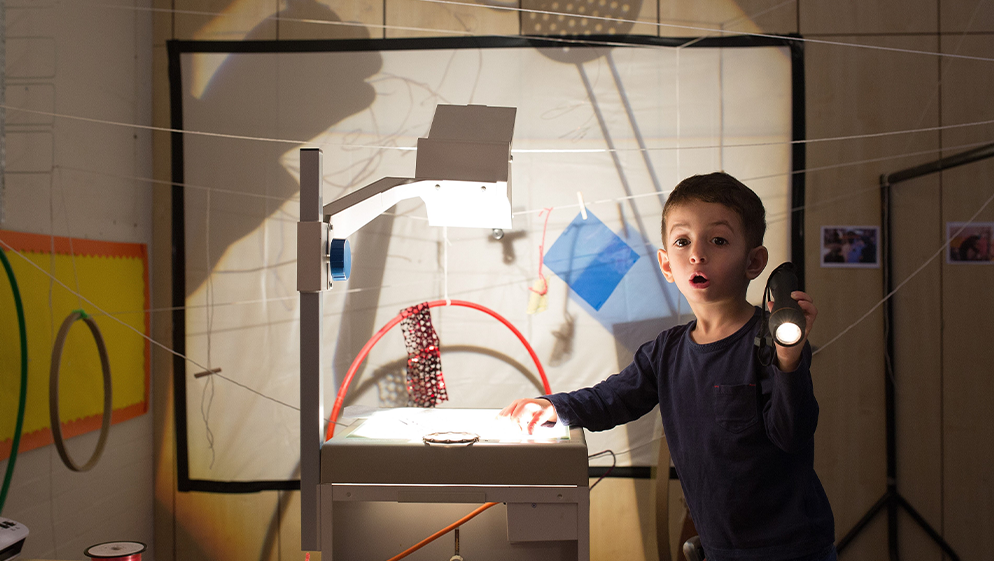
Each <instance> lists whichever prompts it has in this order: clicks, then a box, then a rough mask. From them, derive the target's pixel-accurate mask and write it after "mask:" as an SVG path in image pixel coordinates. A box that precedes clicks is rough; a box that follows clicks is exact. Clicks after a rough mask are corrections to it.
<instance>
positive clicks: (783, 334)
mask: <svg viewBox="0 0 994 561" xmlns="http://www.w3.org/2000/svg"><path fill="white" fill-rule="evenodd" d="M801 335H803V332H802V331H801V328H800V327H798V326H797V325H795V324H793V323H784V324H781V325H780V327H778V328H777V340H778V341H780V342H781V343H783V344H784V345H793V344H794V343H796V342H798V341H800V340H801Z"/></svg>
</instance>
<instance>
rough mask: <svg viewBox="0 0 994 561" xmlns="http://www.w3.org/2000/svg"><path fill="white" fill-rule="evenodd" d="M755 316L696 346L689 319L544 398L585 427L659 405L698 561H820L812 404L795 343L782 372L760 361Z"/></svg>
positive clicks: (824, 503) (822, 510)
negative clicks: (788, 367) (575, 386)
mask: <svg viewBox="0 0 994 561" xmlns="http://www.w3.org/2000/svg"><path fill="white" fill-rule="evenodd" d="M761 317H762V314H761V312H760V309H759V308H756V314H755V315H754V316H753V318H752V319H751V320H750V321H749V322H747V323H746V324H745V325H744V326H743V327H742V328H741V329H739V330H738V331H737V332H736V333H735V334H733V335H730V336H729V337H726V338H725V339H722V340H720V341H715V342H713V343H708V344H704V345H701V344H698V343H696V342H694V340H693V339H692V338H691V336H690V332H691V331H692V330H693V328H694V325H695V323H696V322H694V321H692V322H690V323H688V324H686V325H681V326H678V327H674V328H672V329H669V330H667V331H664V332H662V333H660V334H659V336H658V337H656V339H655V340H653V341H650V342H648V343H645V344H644V345H642V346H641V347H640V348H639V350H638V351H637V352H636V353H635V357H634V359H633V361H632V363H631V364H630V365H629V366H628V367H626V368H625V369H624V370H622V371H621V373H619V374H615V375H613V376H611V377H609V378H608V379H606V380H604V381H603V382H601V383H599V384H597V385H595V386H593V387H591V388H586V389H581V390H577V391H575V392H570V393H560V394H555V395H551V396H546V398H547V399H549V400H550V401H551V402H552V404H553V405H554V406H555V408H556V413H557V415H558V416H559V418H560V420H561V422H563V423H564V424H568V425H570V426H582V427H584V428H586V429H589V430H592V431H600V430H607V429H610V428H612V427H615V426H617V425H620V424H623V423H627V422H629V421H633V420H635V419H637V418H639V417H641V416H642V415H645V414H646V413H648V412H649V411H651V410H652V408H653V407H655V406H656V404H657V403H658V404H659V406H660V407H659V411H660V414H661V415H662V418H663V429H664V430H665V433H666V442H667V444H668V445H669V448H670V454H671V456H672V458H673V464H674V465H675V466H676V469H677V472H678V473H679V475H680V484H681V485H682V486H683V491H684V495H685V496H686V499H687V505H688V506H689V507H690V513H691V515H692V516H693V518H694V525H695V526H696V528H697V531H698V533H699V534H700V536H701V543H702V544H703V546H704V549H705V552H706V553H707V557H708V561H740V560H741V561H746V560H748V561H753V560H756V561H758V560H763V561H786V560H791V561H801V560H804V561H807V560H809V559H811V560H818V561H820V560H821V559H822V558H824V556H825V555H827V553H828V551H829V550H830V548H831V546H832V542H833V541H834V539H835V523H834V519H833V516H832V509H831V506H830V505H829V503H828V497H827V496H826V495H825V491H824V489H823V488H822V486H821V482H820V481H819V480H818V476H817V475H816V474H815V471H814V465H813V464H814V432H815V427H816V426H817V424H818V403H817V401H815V397H814V393H813V391H812V385H811V374H810V372H809V365H810V362H811V349H810V346H809V345H808V344H807V343H805V346H804V349H803V351H802V354H801V364H800V366H799V367H798V368H797V370H795V371H794V372H782V371H780V370H779V369H778V368H777V367H776V366H769V367H764V366H762V365H760V364H759V362H758V361H757V360H756V358H755V345H754V340H755V337H756V335H757V334H758V331H759V326H760V318H761Z"/></svg>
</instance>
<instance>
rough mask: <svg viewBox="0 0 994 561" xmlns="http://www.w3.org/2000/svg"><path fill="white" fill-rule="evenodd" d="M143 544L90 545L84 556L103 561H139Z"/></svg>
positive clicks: (143, 549)
mask: <svg viewBox="0 0 994 561" xmlns="http://www.w3.org/2000/svg"><path fill="white" fill-rule="evenodd" d="M145 547H146V546H145V544H143V543H141V542H107V543H98V544H97V545H91V546H90V547H89V548H87V550H86V551H85V552H83V554H84V555H86V556H87V557H89V558H90V559H101V560H104V561H141V558H142V552H143V551H145Z"/></svg>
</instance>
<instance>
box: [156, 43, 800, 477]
mask: <svg viewBox="0 0 994 561" xmlns="http://www.w3.org/2000/svg"><path fill="white" fill-rule="evenodd" d="M611 41H612V43H611V44H610V45H601V46H596V45H595V46H589V45H571V44H567V46H566V47H564V46H563V43H556V42H553V41H546V40H540V39H527V38H493V37H490V38H472V39H466V38H461V39H384V40H349V41H301V42H294V41H280V42H254V41H247V42H230V43H229V42H172V43H170V45H169V48H170V60H171V67H170V76H171V88H172V119H173V126H174V128H176V129H182V130H183V131H185V132H183V133H173V158H174V161H173V180H174V182H175V183H176V186H174V187H173V189H174V193H173V221H174V240H173V244H174V247H173V249H174V258H175V262H174V265H173V267H174V306H176V307H177V308H178V309H177V310H176V311H175V312H174V318H175V323H176V325H175V327H174V329H175V333H174V335H175V338H174V343H175V346H176V350H177V351H178V352H180V353H182V354H184V355H186V356H188V357H189V359H190V361H195V362H196V363H197V365H195V364H194V363H193V362H190V361H186V360H183V359H181V358H177V359H176V362H175V369H174V371H175V384H174V388H175V391H176V403H175V407H176V410H175V413H176V423H177V439H178V440H177V445H178V448H177V450H178V454H177V455H178V462H179V466H178V468H179V476H180V489H182V490H204V491H218V492H244V491H255V490H262V489H294V488H298V487H299V483H298V481H297V480H298V476H299V472H298V462H299V418H298V415H299V413H298V411H297V410H296V409H295V407H297V404H298V402H299V384H298V379H299V370H298V368H299V349H298V346H299V327H298V293H297V292H296V261H295V260H296V222H297V219H298V214H299V207H298V204H299V203H298V191H299V183H298V168H299V160H298V152H299V149H300V148H302V147H305V146H306V147H320V148H321V149H322V150H323V152H324V186H325V188H324V200H325V202H330V201H332V200H334V199H336V198H338V197H340V196H342V195H344V194H346V193H349V192H351V191H353V190H355V189H358V188H361V187H363V186H365V185H368V184H370V183H372V182H374V181H376V180H378V179H380V178H382V177H387V176H394V177H413V175H414V166H415V158H416V153H415V151H414V149H413V147H415V146H416V144H417V139H418V138H419V137H423V136H426V135H427V133H428V128H429V125H430V123H431V120H432V116H433V113H434V109H435V106H436V105H437V104H458V105H465V104H481V105H491V106H511V107H516V108H517V118H516V121H515V127H514V140H513V144H512V156H513V164H512V193H513V195H512V212H513V228H512V229H511V230H509V231H505V232H504V235H503V237H502V238H501V239H500V240H497V239H495V237H496V236H495V235H494V233H493V232H491V231H490V230H484V229H464V228H449V229H448V230H443V229H441V228H433V227H429V226H428V224H427V221H426V213H425V209H424V206H423V204H422V203H421V201H420V200H418V199H415V200H413V201H407V202H405V203H402V204H399V205H397V206H396V207H394V208H393V209H392V210H391V211H390V212H387V213H384V214H383V215H381V216H380V217H378V218H377V219H375V220H374V221H373V222H372V223H370V224H369V225H367V226H366V227H364V228H363V229H361V230H359V231H358V232H357V233H356V234H354V235H353V236H352V237H351V238H350V242H351V244H352V254H353V269H352V277H351V278H350V279H349V280H348V281H346V282H336V283H335V285H334V287H333V288H332V289H331V290H330V291H328V292H326V293H325V295H324V310H325V317H324V324H323V329H324V333H323V336H324V341H323V345H324V346H325V347H324V349H325V357H326V359H327V360H326V364H325V365H324V369H325V374H324V387H325V392H326V395H325V398H324V399H325V404H326V413H329V412H330V408H331V404H332V403H333V402H334V399H335V394H336V391H337V390H338V387H339V383H340V381H341V380H342V378H343V377H344V375H345V373H346V371H347V369H348V367H349V365H350V363H351V362H352V361H353V359H354V358H355V357H356V355H357V354H358V352H359V350H360V349H361V347H362V346H363V345H364V344H365V343H366V342H367V340H369V338H370V337H371V336H372V335H373V334H374V333H375V332H376V331H377V330H379V329H380V328H381V327H382V326H383V325H384V324H386V323H387V322H388V321H389V320H391V319H392V318H394V317H395V316H396V315H397V314H398V312H399V311H400V310H401V309H403V308H407V307H409V306H413V305H416V304H418V303H421V302H425V301H430V300H437V299H442V298H444V297H445V295H446V294H447V295H448V297H449V298H451V299H460V300H467V301H471V302H475V303H478V304H482V305H484V306H487V307H488V308H491V309H493V310H494V311H496V312H498V313H499V314H501V315H503V316H504V317H505V318H507V319H508V320H509V321H510V322H511V323H513V324H514V325H515V326H516V327H517V328H518V329H519V330H520V331H521V332H522V333H523V334H524V335H525V337H526V338H527V339H528V341H529V342H530V343H531V345H532V346H533V347H534V349H535V350H536V352H537V354H538V356H539V358H540V359H541V362H542V363H543V366H544V368H545V370H546V373H547V375H548V379H549V382H550V384H551V387H552V390H553V391H564V390H571V389H576V388H579V387H584V386H588V385H591V384H594V383H596V382H598V381H600V380H603V379H604V378H606V377H607V376H609V375H611V374H613V373H616V372H618V371H619V370H620V369H621V368H623V367H624V366H626V365H627V364H628V363H629V362H630V360H631V357H632V354H633V352H634V351H635V350H636V349H637V348H638V346H639V345H640V344H641V343H643V342H645V341H648V340H650V339H652V338H653V337H655V335H656V334H657V333H658V332H659V331H661V330H663V329H666V328H668V327H671V326H673V325H677V324H679V323H685V322H687V321H690V320H691V319H693V318H692V316H691V315H690V311H689V308H688V305H687V303H686V301H685V300H683V299H682V297H681V296H680V294H679V292H678V291H677V290H676V289H675V287H674V286H673V285H669V284H667V283H666V282H665V280H664V279H663V277H662V275H661V274H660V273H659V271H658V266H657V263H656V256H655V253H656V250H657V248H658V247H659V245H660V243H661V236H660V213H661V210H662V204H663V202H664V201H665V199H666V196H667V194H668V193H669V191H670V190H671V189H672V188H673V187H674V186H675V185H676V184H677V183H678V182H679V181H680V180H681V179H683V178H685V177H687V176H690V175H693V174H697V173H708V172H712V171H716V170H724V171H727V172H729V173H731V174H733V175H735V176H736V177H738V178H739V179H741V180H743V181H744V182H745V183H746V184H747V185H749V186H750V187H751V188H752V189H753V190H755V191H756V192H757V193H759V195H760V196H761V197H762V199H763V201H764V202H765V204H766V209H767V218H768V222H769V227H768V230H767V234H766V241H765V244H766V246H767V247H768V248H769V250H770V263H771V265H770V266H769V267H768V268H767V273H768V272H769V271H771V270H772V269H773V268H774V267H775V266H776V265H777V264H779V263H780V262H783V261H787V260H791V259H793V260H794V261H795V262H799V263H801V264H803V259H802V257H803V253H801V251H802V248H800V247H797V246H799V245H801V244H800V243H799V240H800V237H799V234H793V235H792V232H799V231H801V230H800V226H802V225H803V224H802V223H801V220H800V218H801V214H800V213H799V212H795V213H794V216H793V220H792V217H791V212H790V209H791V208H792V206H796V205H798V204H801V203H802V202H803V174H795V173H792V172H793V171H794V170H795V169H802V168H803V145H798V144H796V143H794V144H792V141H794V140H800V139H802V138H803V122H800V123H798V122H797V117H796V116H797V115H801V116H802V118H803V105H799V104H800V103H802V102H800V101H797V100H798V99H800V98H803V91H800V92H799V91H798V89H800V88H801V87H802V86H800V85H798V84H799V83H803V76H802V75H800V68H801V66H800V64H801V63H800V58H801V57H800V55H799V47H797V46H792V44H791V43H792V42H791V41H790V40H789V39H786V38H785V39H782V40H781V39H777V38H769V39H763V38H745V37H735V38H724V39H720V38H709V39H705V40H702V41H697V42H692V45H690V46H686V47H682V45H684V44H686V43H688V41H689V40H687V39H679V40H676V39H660V38H655V37H652V38H639V37H624V38H617V37H615V38H612V39H611ZM198 133H210V134H198ZM578 193H579V195H578ZM581 196H582V199H583V201H584V202H585V203H586V210H587V213H588V216H587V219H586V220H583V218H582V217H581V216H580V205H579V202H578V201H579V197H581ZM799 198H800V199H801V200H800V201H799V200H798V199H799ZM544 209H551V210H544ZM574 221H577V223H576V224H579V225H581V226H582V227H583V228H592V229H593V230H591V231H595V232H598V236H599V237H597V236H595V237H596V238H597V239H598V240H601V242H603V241H604V240H609V239H610V240H614V242H615V243H613V245H612V244H607V245H608V246H611V247H613V248H614V249H613V250H608V249H605V247H606V246H605V244H604V243H601V242H593V241H589V240H587V239H586V238H583V239H581V237H577V236H574V237H573V238H568V237H563V234H564V232H567V231H568V228H569V227H570V224H571V223H573V222H574ZM585 231H586V230H585ZM543 233H544V234H543ZM543 236H544V238H543ZM561 238H562V240H563V243H561V244H560V245H559V247H558V248H556V245H555V244H556V242H557V241H558V240H560V239H561ZM567 238H568V239H567ZM543 240H544V245H543ZM578 240H580V241H578ZM584 240H586V241H584ZM792 240H793V242H794V243H793V244H792ZM620 242H623V244H621V245H620V246H619V243H620ZM570 244H572V245H570ZM585 244H587V245H585ZM567 245H569V247H565V246H567ZM540 246H543V247H544V255H545V256H551V255H552V254H553V253H556V252H558V254H560V255H562V254H564V253H565V254H568V255H573V256H574V257H576V259H574V260H573V261H569V262H568V266H569V267H570V269H569V270H567V271H565V272H564V271H563V265H562V261H560V262H559V271H558V272H557V271H554V270H553V268H552V266H553V264H549V263H547V264H546V266H544V267H543V268H542V270H541V271H540V269H539V263H540V258H542V257H543V253H542V252H540ZM792 246H793V247H792ZM618 247H627V248H630V252H629V249H625V252H628V253H627V255H628V256H629V258H628V260H627V261H626V262H625V263H624V264H623V266H620V268H619V270H618V271H619V272H618V273H617V274H616V275H615V276H613V277H611V278H604V277H603V276H597V275H587V276H584V275H583V274H582V273H583V267H584V266H585V265H584V264H585V263H588V262H589V261H590V259H586V260H585V257H584V256H586V257H591V256H593V257H594V258H598V256H600V257H601V258H606V259H609V260H610V259H613V257H612V255H613V254H610V251H616V250H617V248H618ZM605 252H608V253H605ZM550 259H551V257H550ZM540 276H544V278H545V279H546V280H547V285H548V292H547V295H546V304H547V307H546V309H545V310H544V311H541V312H538V313H532V314H529V313H528V305H529V298H530V297H531V295H532V291H531V290H530V288H531V287H533V286H534V285H535V283H536V281H538V279H540ZM591 277H596V278H591ZM765 282H766V276H765V275H764V276H763V277H761V278H760V279H758V280H757V281H755V282H754V283H753V284H752V286H751V288H750V292H749V297H750V299H751V301H753V302H754V303H756V304H758V303H759V302H760V300H761V296H762V288H763V286H765ZM431 315H432V318H433V322H434V326H435V329H436V330H437V332H438V335H439V338H440V341H441V352H442V354H441V358H442V368H443V373H444V377H445V382H446V386H447V391H448V396H449V400H448V401H447V402H445V403H443V404H442V405H440V407H460V408H495V409H496V408H501V407H503V406H505V405H506V404H507V403H509V402H510V401H511V400H513V399H515V398H519V397H532V396H537V395H541V394H542V393H543V392H542V388H541V383H540V382H539V377H538V374H537V371H536V368H535V366H534V364H533V362H532V360H531V358H530V357H529V355H528V353H527V351H526V349H525V348H524V347H523V346H522V344H521V343H520V342H519V341H518V340H517V338H516V337H515V336H514V335H513V334H512V333H511V332H510V331H509V330H508V329H507V328H506V327H505V326H504V325H502V324H501V323H499V322H498V321H496V320H495V319H493V318H491V317H490V316H488V315H486V314H483V313H481V312H479V311H476V310H472V309H467V308H434V309H432V311H431ZM406 360H407V354H406V350H405V347H404V342H403V338H402V335H401V333H400V329H399V328H395V329H393V330H392V331H391V332H389V333H388V334H387V335H386V336H385V337H384V338H383V339H382V340H381V341H380V342H379V343H378V344H377V345H376V346H375V347H374V348H373V350H372V352H371V353H370V354H369V357H368V359H367V360H366V361H365V362H364V363H363V367H362V368H361V369H360V371H359V373H358V375H357V377H356V379H355V381H354V382H353V383H352V385H351V388H350V389H349V398H348V400H347V402H346V405H347V406H349V408H348V409H347V410H346V414H347V415H356V414H357V412H358V411H361V410H362V409H367V410H368V409H370V408H378V407H398V406H406V405H407V394H406V387H405V372H406V370H405V369H406ZM198 365H199V366H198ZM202 367H205V368H207V369H220V371H219V372H218V374H219V376H212V375H206V376H200V377H197V376H196V374H198V373H201V372H202V371H203V370H204V368H202ZM221 376H223V377H224V378H221ZM587 436H588V447H589V450H590V452H591V453H594V452H598V451H600V450H604V449H612V450H614V451H615V452H616V453H617V459H618V465H619V466H631V467H633V468H644V469H645V472H648V467H649V466H653V465H654V464H655V463H656V460H657V454H658V447H659V446H660V442H661V440H660V437H661V436H662V428H661V423H660V420H659V415H658V412H653V413H651V414H649V415H646V416H645V417H644V418H642V419H640V420H638V421H636V422H633V423H630V424H629V425H626V426H622V427H617V428H615V429H613V430H611V431H607V432H603V433H588V435H587ZM605 462H606V463H608V464H609V463H610V458H609V457H608V458H601V459H598V460H596V464H597V465H604V464H605ZM629 471H631V470H629Z"/></svg>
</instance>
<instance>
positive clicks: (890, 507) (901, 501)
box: [835, 485, 960, 561]
mask: <svg viewBox="0 0 994 561" xmlns="http://www.w3.org/2000/svg"><path fill="white" fill-rule="evenodd" d="M884 507H887V548H888V550H889V551H890V558H891V561H898V554H897V507H901V508H903V509H904V511H905V512H907V513H908V516H910V517H911V519H912V520H914V521H915V523H917V524H918V526H919V527H921V529H922V530H925V533H926V534H928V536H929V537H930V538H932V541H934V542H935V543H936V544H938V546H939V547H940V548H942V551H943V552H945V554H946V555H948V556H949V558H950V559H952V561H960V559H959V555H956V552H955V551H953V548H952V547H950V546H949V544H948V543H946V540H944V539H943V538H942V536H940V535H939V533H938V532H936V531H935V529H934V528H932V526H930V525H929V523H928V522H926V521H925V519H924V518H923V517H922V515H921V514H918V511H917V510H915V508H914V507H913V506H911V504H909V503H908V501H907V500H905V498H904V497H902V496H901V494H900V493H898V492H897V486H895V485H888V486H887V492H885V493H884V496H882V497H880V500H879V501H877V503H876V504H875V505H873V506H872V507H870V510H869V511H867V513H866V514H865V515H863V518H861V519H860V520H859V522H857V523H856V525H855V526H853V528H852V529H851V530H849V532H848V533H846V535H845V536H843V537H842V539H841V540H839V543H838V544H837V545H836V546H835V549H836V550H838V552H839V553H840V554H841V553H842V550H843V549H845V548H846V546H847V545H849V543H850V542H852V540H853V539H854V538H855V537H856V535H857V534H859V533H860V532H861V531H862V530H863V528H865V527H866V525H867V524H869V523H870V521H871V520H873V518H874V517H875V516H876V515H877V514H878V513H879V512H880V511H881V510H883V508H884Z"/></svg>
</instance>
